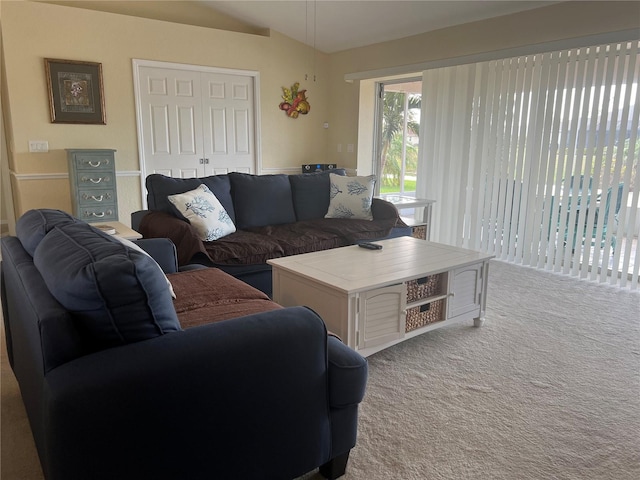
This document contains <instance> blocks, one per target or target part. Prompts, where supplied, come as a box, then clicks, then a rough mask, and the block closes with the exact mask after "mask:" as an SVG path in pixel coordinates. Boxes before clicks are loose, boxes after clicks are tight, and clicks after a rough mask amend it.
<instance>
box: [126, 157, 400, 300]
mask: <svg viewBox="0 0 640 480" xmlns="http://www.w3.org/2000/svg"><path fill="white" fill-rule="evenodd" d="M331 173H334V174H338V175H345V170H344V169H335V170H331V171H327V172H321V173H314V174H298V175H284V174H278V175H250V174H244V173H235V172H234V173H229V174H225V175H212V176H209V177H202V178H172V177H166V176H164V175H159V174H152V175H149V176H148V177H147V179H146V188H147V204H148V208H149V210H143V211H139V212H134V214H133V215H132V221H131V223H132V226H133V228H134V229H135V230H137V231H139V232H140V233H142V235H143V236H144V237H145V238H162V237H167V238H170V239H171V240H172V241H173V243H174V244H175V245H176V247H177V251H178V261H179V264H180V265H187V264H193V263H196V264H202V265H206V266H213V267H217V268H220V269H222V270H224V271H225V272H227V273H230V274H231V275H234V276H235V277H237V278H240V279H241V280H243V281H245V282H247V283H249V284H250V285H253V286H254V287H256V288H258V289H259V290H262V291H263V292H265V293H267V294H268V295H271V268H270V266H269V265H267V264H266V261H267V260H269V259H271V258H277V257H283V256H288V255H295V254H300V253H308V252H313V251H317V250H327V249H330V248H336V247H343V246H346V245H353V244H354V243H357V242H359V241H366V240H380V239H383V238H392V237H398V236H403V235H411V229H410V228H409V227H407V226H406V225H405V224H404V223H403V222H402V220H400V217H399V214H398V210H397V209H396V207H395V206H394V205H393V204H391V203H389V202H387V201H385V200H382V199H379V198H373V201H372V205H371V211H372V213H373V220H363V219H351V218H324V217H325V214H326V213H327V210H328V208H329V202H330V195H329V191H330V188H329V185H330V182H329V174H331ZM201 184H204V185H206V186H207V187H208V188H209V190H210V191H211V192H213V194H214V195H215V196H216V198H217V199H218V200H219V201H220V203H221V204H222V206H223V207H224V208H225V210H226V211H227V213H228V214H229V216H230V217H231V220H232V221H233V223H234V224H235V227H236V229H237V230H236V232H234V233H232V234H230V235H227V236H224V237H223V238H219V239H217V240H214V241H202V240H201V239H200V238H199V237H198V234H197V232H196V231H195V229H194V228H193V226H192V225H190V223H189V221H188V220H186V219H185V218H184V217H182V216H181V215H180V213H178V212H177V210H176V209H175V207H174V206H173V205H172V203H171V202H170V201H169V199H168V197H169V196H170V195H175V194H182V193H184V192H188V191H190V190H193V189H195V188H196V187H198V186H199V185H201Z"/></svg>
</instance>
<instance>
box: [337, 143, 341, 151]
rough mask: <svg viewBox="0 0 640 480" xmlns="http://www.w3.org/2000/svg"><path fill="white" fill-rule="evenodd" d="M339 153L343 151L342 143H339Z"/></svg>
mask: <svg viewBox="0 0 640 480" xmlns="http://www.w3.org/2000/svg"><path fill="white" fill-rule="evenodd" d="M338 153H342V144H341V143H339V144H338Z"/></svg>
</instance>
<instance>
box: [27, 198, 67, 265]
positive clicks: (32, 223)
mask: <svg viewBox="0 0 640 480" xmlns="http://www.w3.org/2000/svg"><path fill="white" fill-rule="evenodd" d="M76 222H78V220H77V219H76V218H75V217H73V216H71V215H69V214H68V213H66V212H63V211H62V210H51V209H46V208H45V209H39V210H29V211H28V212H26V213H25V214H24V215H22V216H21V217H20V218H19V219H18V221H17V222H16V236H17V237H18V238H19V239H20V243H22V246H23V248H24V249H25V250H26V251H27V252H28V253H29V255H31V256H32V257H33V253H34V252H35V251H36V247H37V246H38V244H39V243H40V241H41V240H42V239H43V238H44V237H45V235H46V234H47V233H49V230H51V229H52V228H54V227H55V226H56V225H65V224H68V223H76Z"/></svg>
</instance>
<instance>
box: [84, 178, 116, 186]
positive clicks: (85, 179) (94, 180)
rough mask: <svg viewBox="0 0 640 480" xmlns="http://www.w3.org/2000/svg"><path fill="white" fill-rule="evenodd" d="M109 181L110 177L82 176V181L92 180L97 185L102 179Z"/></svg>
mask: <svg viewBox="0 0 640 480" xmlns="http://www.w3.org/2000/svg"><path fill="white" fill-rule="evenodd" d="M103 180H104V181H105V182H108V181H109V180H110V178H109V177H98V178H88V177H82V181H83V182H91V183H93V184H95V185H97V184H98V183H100V182H102V181H103Z"/></svg>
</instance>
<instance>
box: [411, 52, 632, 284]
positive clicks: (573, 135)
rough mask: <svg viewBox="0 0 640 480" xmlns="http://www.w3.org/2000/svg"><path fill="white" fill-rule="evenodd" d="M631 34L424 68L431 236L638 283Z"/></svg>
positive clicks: (422, 172) (423, 167)
mask: <svg viewBox="0 0 640 480" xmlns="http://www.w3.org/2000/svg"><path fill="white" fill-rule="evenodd" d="M638 47H639V42H637V41H635V42H628V43H627V42H625V43H620V44H609V45H600V46H593V47H588V48H580V49H574V50H565V51H561V52H549V53H544V54H537V55H528V56H524V57H517V58H509V59H503V60H499V61H491V62H483V63H478V64H472V65H462V66H457V67H448V68H440V69H434V70H428V71H425V72H424V75H423V96H422V125H421V127H422V129H421V131H420V148H421V151H420V161H419V165H418V178H421V179H422V181H419V182H418V184H417V194H418V195H419V196H426V197H431V198H435V199H436V200H437V203H436V205H435V208H434V221H433V228H432V235H433V239H434V240H435V241H441V242H444V243H450V244H453V245H458V246H465V247H468V248H473V249H477V250H481V251H485V252H490V253H494V254H495V255H496V257H498V258H501V259H504V260H507V261H511V262H515V263H521V264H524V265H531V266H536V267H539V268H545V269H548V270H553V271H557V272H562V273H566V274H571V275H575V276H580V277H582V278H589V279H591V280H597V281H600V282H606V281H608V282H610V283H614V284H615V283H617V284H620V285H623V286H626V285H630V286H631V288H638V278H639V275H638V272H639V267H640V265H639V260H640V259H638V256H637V243H638V233H639V231H640V218H639V217H640V202H639V195H640V188H639V186H638V183H637V169H638V155H639V150H640V138H639V134H640V128H639V125H638V123H639V117H640V107H639V104H640V98H639V97H638V78H639V74H638V72H639V68H640V61H639V60H638Z"/></svg>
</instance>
